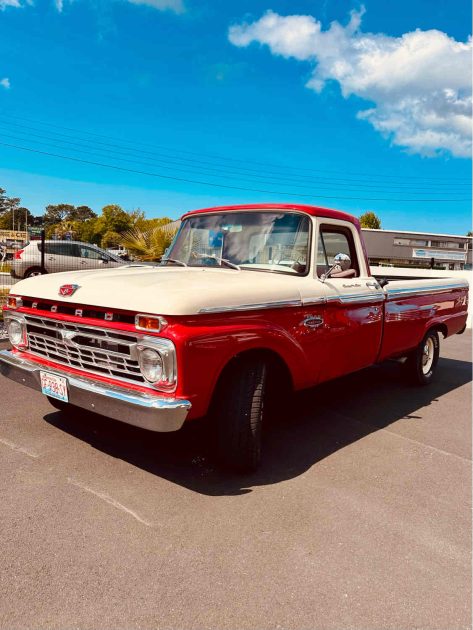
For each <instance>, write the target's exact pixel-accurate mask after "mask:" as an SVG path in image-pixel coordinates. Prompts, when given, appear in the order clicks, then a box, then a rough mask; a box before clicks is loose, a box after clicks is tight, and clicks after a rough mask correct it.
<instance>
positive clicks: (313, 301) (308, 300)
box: [302, 296, 327, 306]
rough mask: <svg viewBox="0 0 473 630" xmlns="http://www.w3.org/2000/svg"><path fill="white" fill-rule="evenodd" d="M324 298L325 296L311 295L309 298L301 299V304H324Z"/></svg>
mask: <svg viewBox="0 0 473 630" xmlns="http://www.w3.org/2000/svg"><path fill="white" fill-rule="evenodd" d="M326 301H327V300H326V298H325V297H323V296H322V297H311V298H304V299H303V300H302V306H312V305H313V304H325V303H326Z"/></svg>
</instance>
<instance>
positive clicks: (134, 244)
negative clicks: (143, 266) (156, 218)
mask: <svg viewBox="0 0 473 630" xmlns="http://www.w3.org/2000/svg"><path fill="white" fill-rule="evenodd" d="M175 233H176V229H170V228H167V227H166V226H165V225H164V226H157V227H154V228H152V229H150V230H148V231H147V232H143V231H142V230H140V229H139V228H133V229H132V230H129V231H128V232H126V233H125V234H122V238H121V244H122V245H123V247H125V248H126V249H127V250H128V251H129V252H130V254H133V255H134V256H136V257H137V258H139V259H140V260H148V261H155V260H159V259H160V258H161V256H162V255H163V254H164V252H165V250H166V249H167V248H168V247H169V245H170V244H171V241H172V239H173V238H174V235H175Z"/></svg>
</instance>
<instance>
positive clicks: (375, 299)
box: [327, 293, 385, 304]
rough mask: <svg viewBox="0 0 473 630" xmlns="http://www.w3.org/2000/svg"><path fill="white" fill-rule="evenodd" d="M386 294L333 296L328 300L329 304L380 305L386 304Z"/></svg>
mask: <svg viewBox="0 0 473 630" xmlns="http://www.w3.org/2000/svg"><path fill="white" fill-rule="evenodd" d="M384 300H385V294H384V293H354V294H349V295H331V296H329V297H328V298H327V303H338V304H364V303H368V302H369V303H370V304H378V303H380V302H384Z"/></svg>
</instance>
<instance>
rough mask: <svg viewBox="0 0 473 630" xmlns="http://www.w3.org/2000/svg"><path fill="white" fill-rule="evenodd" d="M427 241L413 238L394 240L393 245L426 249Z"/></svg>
mask: <svg viewBox="0 0 473 630" xmlns="http://www.w3.org/2000/svg"><path fill="white" fill-rule="evenodd" d="M428 244H429V241H426V240H422V239H415V238H395V239H394V245H408V246H410V247H427V246H428Z"/></svg>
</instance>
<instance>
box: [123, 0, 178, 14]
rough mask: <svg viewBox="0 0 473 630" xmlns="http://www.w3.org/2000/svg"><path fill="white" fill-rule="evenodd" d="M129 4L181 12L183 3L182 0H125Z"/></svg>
mask: <svg viewBox="0 0 473 630" xmlns="http://www.w3.org/2000/svg"><path fill="white" fill-rule="evenodd" d="M127 2H131V4H145V5H147V6H149V7H153V8H155V9H159V10H160V11H165V10H166V9H169V10H171V11H175V12H176V13H182V12H183V11H184V3H183V1H182V0H127Z"/></svg>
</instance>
